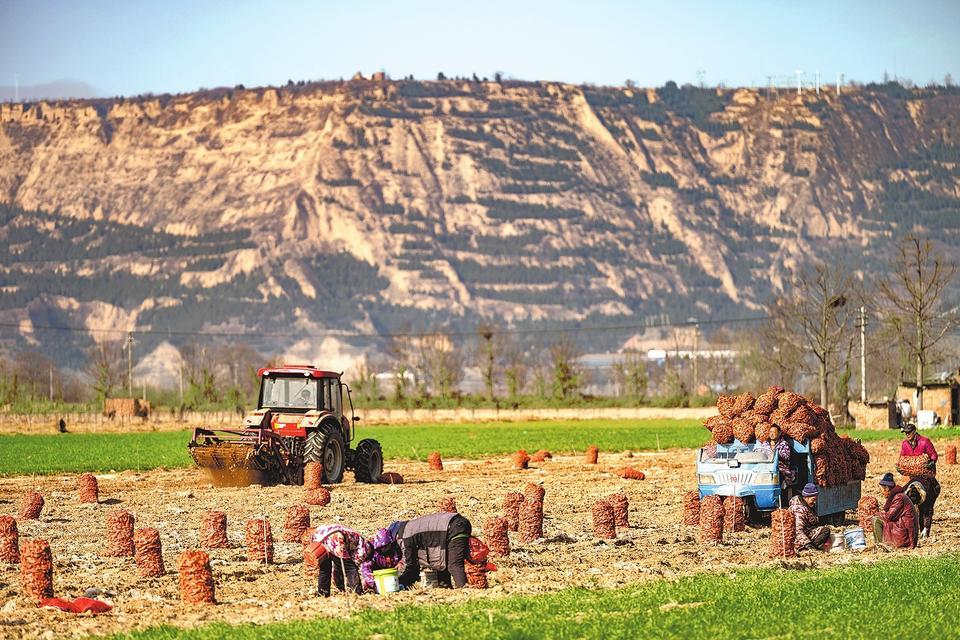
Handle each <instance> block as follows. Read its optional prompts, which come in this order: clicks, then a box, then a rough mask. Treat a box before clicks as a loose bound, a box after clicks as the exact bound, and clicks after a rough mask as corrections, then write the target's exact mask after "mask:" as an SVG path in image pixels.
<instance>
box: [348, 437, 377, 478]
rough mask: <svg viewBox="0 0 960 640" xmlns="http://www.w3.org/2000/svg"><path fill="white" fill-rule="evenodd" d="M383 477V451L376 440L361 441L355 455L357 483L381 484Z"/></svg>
mask: <svg viewBox="0 0 960 640" xmlns="http://www.w3.org/2000/svg"><path fill="white" fill-rule="evenodd" d="M381 475H383V449H381V448H380V443H379V442H377V441H376V440H361V441H360V444H358V445H357V450H356V452H355V453H354V454H353V477H354V478H356V480H357V482H379V480H380V476H381Z"/></svg>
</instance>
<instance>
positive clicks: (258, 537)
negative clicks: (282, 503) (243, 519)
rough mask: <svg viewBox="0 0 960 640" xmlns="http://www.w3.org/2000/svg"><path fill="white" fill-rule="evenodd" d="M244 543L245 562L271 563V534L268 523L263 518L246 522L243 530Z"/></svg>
mask: <svg viewBox="0 0 960 640" xmlns="http://www.w3.org/2000/svg"><path fill="white" fill-rule="evenodd" d="M243 539H244V542H246V545H247V560H252V561H254V562H263V563H264V564H271V563H273V532H272V531H271V530H270V521H269V520H267V519H265V518H254V519H252V520H247V524H246V528H245V530H244V537H243Z"/></svg>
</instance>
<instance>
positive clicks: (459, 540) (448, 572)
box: [397, 512, 471, 589]
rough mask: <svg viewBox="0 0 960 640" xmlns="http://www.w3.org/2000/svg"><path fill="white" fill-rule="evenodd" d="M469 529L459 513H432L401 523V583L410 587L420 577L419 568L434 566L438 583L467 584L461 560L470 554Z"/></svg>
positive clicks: (460, 587) (399, 537)
mask: <svg viewBox="0 0 960 640" xmlns="http://www.w3.org/2000/svg"><path fill="white" fill-rule="evenodd" d="M470 533H471V526H470V521H469V520H467V519H466V518H464V517H463V516H462V515H460V514H459V513H447V512H444V513H434V514H431V515H428V516H421V517H419V518H414V519H413V520H408V521H407V522H402V523H400V524H399V527H398V532H397V539H398V540H400V547H401V549H403V573H402V574H400V584H402V585H403V586H405V587H409V586H410V585H412V584H413V583H415V582H416V581H417V579H418V578H419V577H420V569H433V570H434V571H436V572H437V578H438V580H439V582H440V584H442V585H445V586H454V587H456V588H457V589H462V588H463V587H464V586H466V584H467V574H466V571H465V570H464V568H463V563H464V561H466V560H467V559H468V558H469V555H470ZM451 583H452V584H451Z"/></svg>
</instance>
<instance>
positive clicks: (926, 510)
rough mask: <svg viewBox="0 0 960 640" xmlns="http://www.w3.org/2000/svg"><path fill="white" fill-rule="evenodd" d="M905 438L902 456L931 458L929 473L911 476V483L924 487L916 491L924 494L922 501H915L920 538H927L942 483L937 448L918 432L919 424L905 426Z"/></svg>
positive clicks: (901, 446) (928, 466) (901, 449)
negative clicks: (938, 479)
mask: <svg viewBox="0 0 960 640" xmlns="http://www.w3.org/2000/svg"><path fill="white" fill-rule="evenodd" d="M903 434H904V436H905V439H904V441H903V444H901V445H900V455H901V456H919V455H923V454H924V453H925V454H927V456H928V457H929V458H930V462H928V463H927V469H928V470H929V471H930V473H929V474H928V475H922V476H910V483H908V484H913V483H916V484H918V485H920V486H921V487H922V488H923V491H922V492H920V493H919V494H918V493H915V494H914V496H918V495H920V496H922V500H921V501H920V502H915V503H914V506H916V507H917V510H918V511H919V512H920V521H919V522H918V523H917V524H918V526H919V527H920V538H926V537H927V536H928V535H930V527H931V526H932V525H933V507H934V505H935V504H936V502H937V498H938V497H940V483H939V482H938V481H937V450H936V448H935V447H934V446H933V442H931V441H930V438H927V437H926V436H922V435H920V434H919V433H917V425H915V424H913V423H908V424H907V425H906V426H904V427H903ZM897 471H900V473H901V474H903V475H907V474H904V473H903V471H901V470H900V468H899V467H898V468H897Z"/></svg>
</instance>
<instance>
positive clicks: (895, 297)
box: [745, 236, 960, 409]
mask: <svg viewBox="0 0 960 640" xmlns="http://www.w3.org/2000/svg"><path fill="white" fill-rule="evenodd" d="M956 272H957V265H956V264H954V263H951V262H950V261H949V260H948V259H947V257H946V256H944V255H943V254H941V253H938V252H937V251H936V250H935V248H934V245H933V244H932V243H931V242H930V240H928V239H924V238H920V237H917V236H909V237H907V238H905V239H904V240H903V241H902V242H901V243H900V244H899V245H898V247H897V249H896V252H895V254H894V255H893V256H892V258H891V260H890V263H889V269H888V270H887V272H886V273H885V274H884V275H883V276H882V277H879V278H877V279H874V280H869V279H864V278H861V277H859V276H858V274H857V273H856V271H855V270H854V268H853V267H852V266H851V265H849V264H845V263H843V262H836V263H823V264H820V265H816V266H814V267H812V268H810V269H809V270H807V271H805V272H803V273H801V274H800V275H799V276H798V277H797V278H796V279H795V280H794V282H793V283H792V286H791V287H790V288H789V289H787V291H786V292H785V293H784V295H782V296H781V297H779V298H778V299H776V300H775V301H774V302H773V303H772V304H771V305H770V307H769V315H770V318H769V321H768V322H767V323H765V325H764V326H763V327H762V329H761V331H760V332H759V334H758V347H759V349H758V350H759V351H760V352H761V353H762V354H763V356H762V357H763V361H762V362H760V361H758V362H755V363H754V366H753V367H745V369H746V370H753V371H758V372H763V371H766V372H767V373H768V374H770V373H772V374H773V377H772V378H771V379H774V380H777V381H779V383H781V384H783V386H795V385H796V381H797V376H798V374H800V373H803V372H808V373H812V374H813V375H814V376H815V377H816V379H817V383H818V391H819V399H820V403H821V404H822V405H824V406H827V405H828V403H829V401H830V395H831V381H832V380H833V381H834V382H835V385H834V386H835V397H836V400H837V404H838V405H840V406H842V407H845V406H846V401H847V400H848V398H849V396H850V383H851V380H852V379H853V377H854V371H855V369H856V368H857V367H856V366H855V364H854V361H855V359H856V358H858V357H859V356H860V350H861V347H860V344H859V341H860V331H859V327H860V323H861V322H864V321H865V320H867V319H868V318H869V319H870V320H871V322H869V323H868V325H867V326H868V327H869V329H870V330H869V332H867V330H866V329H865V331H864V333H865V334H867V335H868V338H869V339H868V340H865V342H868V344H867V349H866V352H865V354H864V355H865V357H866V360H867V361H868V363H869V365H870V367H869V370H870V374H871V375H872V376H873V377H874V378H875V379H876V380H877V382H878V383H879V384H880V385H881V387H880V389H879V391H882V393H880V394H879V395H885V396H888V397H892V395H893V393H894V391H895V389H896V387H897V385H898V384H899V383H900V382H902V381H904V380H910V381H912V382H913V384H914V385H915V386H916V388H917V395H918V399H917V402H918V408H920V409H922V408H923V406H922V394H920V393H919V391H920V389H921V388H922V386H923V383H924V382H925V380H926V378H927V376H929V375H930V374H931V373H932V371H931V368H932V367H934V366H936V365H941V364H944V363H945V362H946V360H947V358H948V356H949V355H950V351H949V349H948V348H947V339H948V337H949V336H950V335H951V332H952V331H953V330H954V329H955V328H957V327H958V326H960V311H958V304H960V299H958V298H956V291H955V290H951V289H950V287H951V285H952V284H954V281H955V276H956ZM951 292H952V293H953V295H954V296H955V297H954V299H950V298H949V294H950V293H951ZM873 320H879V322H873ZM908 372H909V373H908ZM873 388H874V389H877V387H876V385H874V386H873Z"/></svg>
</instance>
